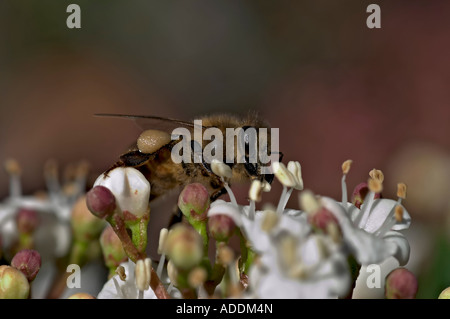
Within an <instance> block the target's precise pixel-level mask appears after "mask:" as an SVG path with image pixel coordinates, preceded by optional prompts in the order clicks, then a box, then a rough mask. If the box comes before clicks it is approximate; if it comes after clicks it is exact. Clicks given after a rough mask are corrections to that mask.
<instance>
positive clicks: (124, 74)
mask: <svg viewBox="0 0 450 319" xmlns="http://www.w3.org/2000/svg"><path fill="white" fill-rule="evenodd" d="M72 2H73V1H49V0H41V1H31V0H23V1H14V0H2V1H0V112H1V113H0V161H4V160H6V159H7V158H15V159H16V160H17V161H18V162H19V163H20V164H21V166H22V171H23V173H22V180H23V185H24V191H25V193H33V192H35V191H37V190H39V189H42V188H43V187H44V179H43V176H42V174H43V173H42V172H43V166H44V163H45V161H46V160H48V159H50V158H54V159H57V160H58V162H59V163H60V165H61V166H64V165H67V164H68V163H70V162H74V161H79V160H83V159H86V160H88V161H89V162H90V164H91V168H92V170H91V171H92V179H93V178H95V177H96V176H98V175H99V174H100V173H101V172H102V171H104V170H105V169H107V168H108V167H109V166H110V165H111V164H112V163H114V162H115V161H116V160H117V158H118V156H119V155H120V154H121V153H122V152H123V151H124V150H125V149H126V148H127V146H128V145H129V144H130V143H131V142H132V141H133V140H134V139H136V138H137V136H138V135H139V133H140V130H139V128H138V127H137V126H135V125H134V123H132V122H130V121H126V120H117V119H104V118H103V119H102V118H96V117H94V116H93V114H94V113H125V114H143V115H157V116H162V117H172V118H178V119H183V120H190V119H192V118H193V117H195V116H199V115H204V114H214V113H233V114H243V115H245V114H246V113H247V112H248V110H255V111H258V112H259V114H260V115H261V117H262V118H264V119H266V120H267V121H268V122H269V123H270V124H271V126H272V127H277V128H280V144H281V150H282V151H283V153H284V154H285V160H298V161H300V163H301V164H302V169H303V176H304V181H305V186H306V187H307V188H310V189H312V190H314V191H315V192H316V193H319V194H324V195H328V196H332V197H335V198H339V196H340V176H341V170H340V165H341V163H342V162H343V161H344V160H346V159H348V158H351V159H353V160H354V165H353V167H352V171H351V173H350V175H349V177H348V179H347V180H348V185H349V187H350V188H353V186H355V185H356V184H357V183H359V182H361V181H365V180H366V179H367V177H368V175H367V173H368V172H369V170H371V169H372V168H374V167H375V168H378V169H381V170H383V171H384V172H385V176H386V179H385V188H386V190H385V192H386V197H395V188H396V185H397V182H399V181H403V182H406V183H407V184H408V186H409V189H408V198H407V200H406V202H405V206H406V207H407V209H408V211H409V212H410V214H411V215H412V217H413V225H412V227H411V229H410V230H408V237H409V238H410V242H411V246H412V255H411V261H410V263H409V265H408V267H409V268H410V269H411V270H412V271H413V272H415V273H416V274H417V275H418V276H419V295H418V297H423V298H436V297H437V295H438V294H439V293H440V291H442V290H443V289H444V288H446V287H447V286H450V270H449V269H450V235H449V234H450V217H449V216H450V196H449V195H450V194H449V192H450V126H449V123H450V107H449V102H450V63H449V56H450V41H449V37H450V19H448V17H449V16H450V3H449V2H445V1H433V2H431V1H401V0H398V1H395V2H383V3H381V4H380V5H381V26H382V28H381V29H373V30H372V29H368V28H367V26H366V18H367V16H368V15H369V14H368V13H366V8H367V6H368V4H370V3H371V2H373V1H354V0H353V1H347V0H342V1H321V0H314V1H312V0H309V1H277V2H275V1H239V2H237V1H236V2H232V1H222V0H220V1H206V0H205V1H189V2H187V1H176V2H172V1H133V2H126V3H125V2H124V1H116V0H108V1H101V0H96V1H77V2H76V3H77V4H79V5H80V7H81V26H82V28H81V29H68V28H67V26H66V18H67V16H68V15H69V14H68V13H66V8H67V6H68V5H69V4H70V3H72ZM0 181H1V182H0V198H4V197H6V196H7V194H8V178H7V175H6V173H5V172H4V171H3V170H2V171H1V172H0ZM279 191H280V190H279V188H275V189H274V191H273V192H272V193H271V194H269V196H268V197H267V199H271V197H270V196H272V198H275V199H276V198H278V196H279ZM290 205H291V206H292V207H297V199H296V196H293V199H292V200H291V202H290Z"/></svg>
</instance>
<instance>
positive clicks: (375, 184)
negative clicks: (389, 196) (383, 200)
mask: <svg viewBox="0 0 450 319" xmlns="http://www.w3.org/2000/svg"><path fill="white" fill-rule="evenodd" d="M367 186H368V187H369V190H370V191H371V192H373V193H381V191H382V190H383V182H381V181H380V180H379V179H373V178H369V180H368V182H367Z"/></svg>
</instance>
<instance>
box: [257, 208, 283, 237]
mask: <svg viewBox="0 0 450 319" xmlns="http://www.w3.org/2000/svg"><path fill="white" fill-rule="evenodd" d="M263 214H264V217H263V220H262V223H261V230H262V231H265V232H266V233H269V232H270V231H271V230H272V229H273V228H274V227H275V226H276V225H277V224H278V220H279V215H278V214H277V213H275V212H274V211H273V210H267V211H264V213H263Z"/></svg>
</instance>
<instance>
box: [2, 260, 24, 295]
mask: <svg viewBox="0 0 450 319" xmlns="http://www.w3.org/2000/svg"><path fill="white" fill-rule="evenodd" d="M29 294H30V284H29V283H28V280H27V278H26V277H25V275H24V274H22V272H20V271H19V270H17V269H16V268H14V267H11V266H6V265H2V266H0V299H27V298H28V295H29Z"/></svg>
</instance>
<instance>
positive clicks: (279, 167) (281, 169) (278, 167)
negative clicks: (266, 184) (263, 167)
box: [272, 162, 297, 187]
mask: <svg viewBox="0 0 450 319" xmlns="http://www.w3.org/2000/svg"><path fill="white" fill-rule="evenodd" d="M272 170H273V173H274V174H275V176H276V177H277V179H278V180H279V181H280V183H281V184H283V185H284V186H286V187H295V186H296V184H297V183H296V180H295V177H294V175H292V173H291V172H290V171H289V170H288V169H287V168H286V166H285V165H284V164H283V163H280V162H274V163H273V164H272Z"/></svg>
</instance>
